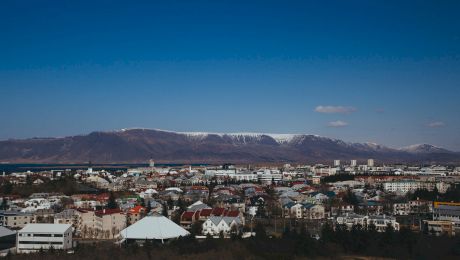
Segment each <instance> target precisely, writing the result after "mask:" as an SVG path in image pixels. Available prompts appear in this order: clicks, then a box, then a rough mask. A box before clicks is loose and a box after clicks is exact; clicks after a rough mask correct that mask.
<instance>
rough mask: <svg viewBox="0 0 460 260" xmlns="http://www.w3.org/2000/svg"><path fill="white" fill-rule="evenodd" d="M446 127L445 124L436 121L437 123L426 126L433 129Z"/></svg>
mask: <svg viewBox="0 0 460 260" xmlns="http://www.w3.org/2000/svg"><path fill="white" fill-rule="evenodd" d="M445 125H446V124H445V123H444V122H441V121H436V122H431V123H429V124H427V125H426V126H428V127H431V128H437V127H443V126H445Z"/></svg>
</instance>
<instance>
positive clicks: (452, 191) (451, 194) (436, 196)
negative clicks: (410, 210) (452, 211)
mask: <svg viewBox="0 0 460 260" xmlns="http://www.w3.org/2000/svg"><path fill="white" fill-rule="evenodd" d="M409 199H412V200H415V199H422V200H431V201H447V202H450V201H459V199H460V185H454V186H452V187H450V188H449V189H447V191H446V193H440V192H438V190H437V189H436V188H435V189H434V190H433V191H429V190H425V189H421V190H416V191H414V193H411V194H409Z"/></svg>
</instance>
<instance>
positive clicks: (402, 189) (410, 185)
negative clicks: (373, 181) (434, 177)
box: [383, 181, 420, 194]
mask: <svg viewBox="0 0 460 260" xmlns="http://www.w3.org/2000/svg"><path fill="white" fill-rule="evenodd" d="M419 188H420V185H419V183H418V182H416V181H389V182H384V183H383V190H384V191H386V192H399V193H404V194H405V193H408V192H409V191H415V190H417V189H419Z"/></svg>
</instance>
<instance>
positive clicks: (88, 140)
mask: <svg viewBox="0 0 460 260" xmlns="http://www.w3.org/2000/svg"><path fill="white" fill-rule="evenodd" d="M368 158H374V159H375V160H377V161H381V162H424V163H430V162H439V163H449V162H453V163H456V162H460V154H459V153H455V152H451V151H448V150H445V149H442V148H439V147H435V146H430V145H415V146H409V147H405V148H401V149H393V148H389V147H386V146H383V145H379V144H375V143H350V142H344V141H342V140H339V139H332V138H327V137H322V136H318V135H307V134H270V133H207V132H173V131H167V130H159V129H140V128H135V129H122V130H117V131H109V132H93V133H90V134H88V135H79V136H68V137H60V138H32V139H23V140H6V141H0V162H12V163H18V162H21V163H23V162H30V163H85V162H88V161H93V162H97V163H140V162H146V161H147V160H149V159H154V160H155V161H157V162H163V163H284V162H299V163H301V162H302V163H315V162H324V163H326V162H331V161H332V160H334V159H340V160H351V159H357V160H363V161H364V160H366V159H368Z"/></svg>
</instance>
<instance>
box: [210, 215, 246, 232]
mask: <svg viewBox="0 0 460 260" xmlns="http://www.w3.org/2000/svg"><path fill="white" fill-rule="evenodd" d="M241 225H242V221H241V219H240V217H216V216H211V217H209V218H208V219H207V220H206V221H205V222H204V223H203V226H202V227H203V234H204V235H211V236H217V235H219V234H220V233H221V232H222V234H223V235H224V236H228V235H229V234H230V232H231V231H232V229H233V230H235V232H238V230H239V228H240V226H241Z"/></svg>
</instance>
